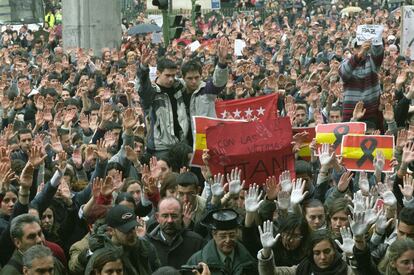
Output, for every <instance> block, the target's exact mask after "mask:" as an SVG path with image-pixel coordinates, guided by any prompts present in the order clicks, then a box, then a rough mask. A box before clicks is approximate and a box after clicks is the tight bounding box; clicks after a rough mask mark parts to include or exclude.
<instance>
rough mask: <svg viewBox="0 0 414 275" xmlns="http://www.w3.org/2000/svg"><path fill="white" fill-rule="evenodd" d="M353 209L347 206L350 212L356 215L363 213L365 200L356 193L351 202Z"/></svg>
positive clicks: (359, 193) (360, 194)
mask: <svg viewBox="0 0 414 275" xmlns="http://www.w3.org/2000/svg"><path fill="white" fill-rule="evenodd" d="M352 203H353V205H354V207H352V206H348V207H349V209H351V212H353V213H358V212H364V211H365V200H364V196H362V193H361V192H356V193H355V194H354V199H353V200H352Z"/></svg>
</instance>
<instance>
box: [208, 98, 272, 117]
mask: <svg viewBox="0 0 414 275" xmlns="http://www.w3.org/2000/svg"><path fill="white" fill-rule="evenodd" d="M277 99H278V94H277V93H274V94H270V95H264V96H257V97H252V98H245V99H234V100H225V101H217V102H216V114H217V117H220V118H234V119H247V120H253V121H254V120H268V119H274V118H276V117H277Z"/></svg>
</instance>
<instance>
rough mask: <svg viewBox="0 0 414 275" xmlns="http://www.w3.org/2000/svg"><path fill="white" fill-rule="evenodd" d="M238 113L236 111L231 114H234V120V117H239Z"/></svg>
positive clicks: (237, 110)
mask: <svg viewBox="0 0 414 275" xmlns="http://www.w3.org/2000/svg"><path fill="white" fill-rule="evenodd" d="M240 113H241V112H240V111H239V109H236V111H235V112H233V114H234V117H235V118H236V117H240Z"/></svg>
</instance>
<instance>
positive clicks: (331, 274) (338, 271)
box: [296, 252, 348, 275]
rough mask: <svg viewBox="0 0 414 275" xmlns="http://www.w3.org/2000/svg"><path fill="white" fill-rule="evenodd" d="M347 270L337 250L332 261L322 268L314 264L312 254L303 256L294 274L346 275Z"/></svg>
mask: <svg viewBox="0 0 414 275" xmlns="http://www.w3.org/2000/svg"><path fill="white" fill-rule="evenodd" d="M347 270H348V266H347V264H346V263H345V262H344V261H343V260H342V258H341V254H339V253H338V252H337V253H336V254H335V259H334V261H333V263H332V264H331V265H330V266H329V267H328V268H324V269H321V268H319V267H318V266H317V265H316V264H315V262H314V261H313V256H310V257H306V258H304V259H303V260H302V262H300V264H299V265H298V267H297V269H296V275H304V274H306V275H308V274H309V275H310V274H313V275H346V274H347Z"/></svg>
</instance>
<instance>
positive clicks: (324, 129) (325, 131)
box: [316, 122, 366, 155]
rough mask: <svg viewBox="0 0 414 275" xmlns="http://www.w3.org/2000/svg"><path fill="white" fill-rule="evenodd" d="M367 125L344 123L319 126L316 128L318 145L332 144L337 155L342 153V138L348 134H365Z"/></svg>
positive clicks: (362, 123)
mask: <svg viewBox="0 0 414 275" xmlns="http://www.w3.org/2000/svg"><path fill="white" fill-rule="evenodd" d="M365 130H366V124H365V123H364V122H343V123H329V124H318V125H317V126H316V143H317V144H322V143H327V144H332V145H333V146H334V148H335V153H336V154H337V155H339V154H340V153H341V146H340V145H341V143H342V137H343V136H345V135H348V134H359V135H363V134H365Z"/></svg>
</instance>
